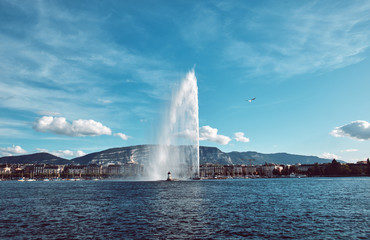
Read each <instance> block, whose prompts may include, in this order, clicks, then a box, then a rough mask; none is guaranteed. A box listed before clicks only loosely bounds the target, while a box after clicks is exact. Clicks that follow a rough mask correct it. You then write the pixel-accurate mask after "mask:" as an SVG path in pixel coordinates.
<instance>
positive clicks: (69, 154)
mask: <svg viewBox="0 0 370 240" xmlns="http://www.w3.org/2000/svg"><path fill="white" fill-rule="evenodd" d="M36 150H37V151H39V152H47V153H50V154H53V155H54V156H57V157H61V158H75V157H82V156H85V155H86V153H84V152H83V151H81V150H77V151H71V150H57V151H49V150H47V149H43V148H37V149H36Z"/></svg>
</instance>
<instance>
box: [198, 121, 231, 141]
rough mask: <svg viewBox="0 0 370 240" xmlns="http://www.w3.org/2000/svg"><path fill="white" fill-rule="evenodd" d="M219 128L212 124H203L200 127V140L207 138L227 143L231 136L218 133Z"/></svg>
mask: <svg viewBox="0 0 370 240" xmlns="http://www.w3.org/2000/svg"><path fill="white" fill-rule="evenodd" d="M217 132H218V129H217V128H212V127H210V126H203V127H201V128H199V140H201V141H203V140H207V141H211V142H215V143H219V144H221V145H226V144H228V143H229V142H230V141H231V138H229V137H227V136H224V135H219V134H217Z"/></svg>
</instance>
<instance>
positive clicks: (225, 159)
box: [0, 145, 343, 165]
mask: <svg viewBox="0 0 370 240" xmlns="http://www.w3.org/2000/svg"><path fill="white" fill-rule="evenodd" d="M180 148H181V147H180ZM157 150H158V145H136V146H129V147H120V148H110V149H107V150H103V151H100V152H94V153H90V154H87V155H85V156H82V157H78V158H74V159H71V160H67V159H64V158H60V157H57V156H54V155H52V154H49V153H35V154H29V155H22V156H10V157H1V158H0V163H19V164H56V165H62V164H81V165H87V164H102V165H105V164H124V163H127V162H130V161H135V162H137V163H140V164H146V163H148V162H150V159H152V158H153V157H154V156H155V153H156V151H157ZM249 159H253V161H252V164H264V163H276V164H297V163H301V164H313V163H316V162H317V163H327V162H331V159H323V158H319V157H316V156H303V155H296V154H289V153H271V154H264V153H258V152H253V151H247V152H236V151H234V152H230V153H225V152H222V151H221V150H220V149H218V148H216V147H205V146H200V147H199V161H200V164H205V163H213V164H249V163H250V161H249ZM340 162H343V161H340Z"/></svg>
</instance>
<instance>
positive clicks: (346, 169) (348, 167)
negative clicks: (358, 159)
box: [307, 159, 370, 176]
mask: <svg viewBox="0 0 370 240" xmlns="http://www.w3.org/2000/svg"><path fill="white" fill-rule="evenodd" d="M307 175H308V176H363V175H368V176H370V162H369V159H367V161H366V167H363V165H360V164H341V163H339V162H338V161H337V160H335V159H333V161H332V162H331V163H327V164H321V165H319V164H318V163H315V164H314V166H313V168H310V169H308V171H307Z"/></svg>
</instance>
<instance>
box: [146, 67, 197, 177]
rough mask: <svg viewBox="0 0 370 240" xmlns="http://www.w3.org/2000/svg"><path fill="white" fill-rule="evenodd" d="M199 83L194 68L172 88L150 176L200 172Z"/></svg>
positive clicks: (194, 174) (182, 175)
mask: <svg viewBox="0 0 370 240" xmlns="http://www.w3.org/2000/svg"><path fill="white" fill-rule="evenodd" d="M198 109H199V107H198V86H197V79H196V77H195V73H194V70H192V71H190V72H188V73H187V75H186V77H185V78H184V79H182V81H181V84H180V85H179V86H178V87H177V88H176V89H174V91H173V93H172V98H171V102H170V104H169V107H168V109H167V111H166V113H165V114H166V115H165V118H164V120H163V123H162V125H161V128H160V134H159V139H158V144H159V146H158V149H157V151H156V154H154V159H152V161H151V164H150V165H151V166H150V169H149V171H150V172H149V173H148V174H149V176H150V178H151V179H152V180H159V179H164V178H165V177H166V176H167V173H168V172H169V171H170V172H171V174H172V177H173V178H177V179H189V178H193V177H197V176H199V115H198Z"/></svg>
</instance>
